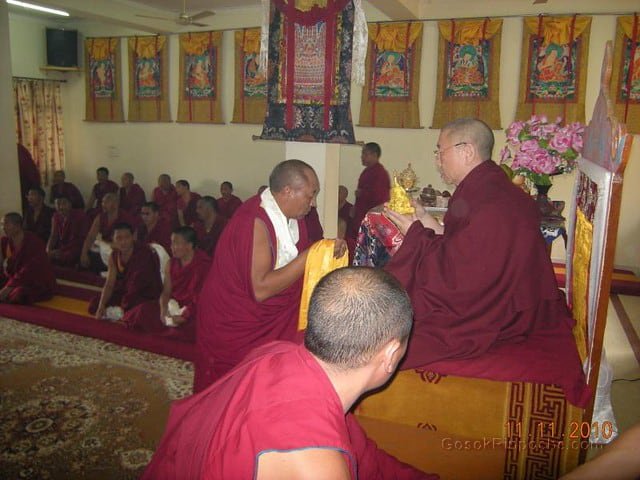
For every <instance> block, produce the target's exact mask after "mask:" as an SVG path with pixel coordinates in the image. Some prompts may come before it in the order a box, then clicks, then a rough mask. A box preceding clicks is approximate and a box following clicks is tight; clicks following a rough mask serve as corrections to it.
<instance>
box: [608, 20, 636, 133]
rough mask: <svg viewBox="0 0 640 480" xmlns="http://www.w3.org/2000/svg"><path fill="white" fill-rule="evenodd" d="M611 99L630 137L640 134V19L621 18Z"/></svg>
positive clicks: (615, 49) (614, 54)
mask: <svg viewBox="0 0 640 480" xmlns="http://www.w3.org/2000/svg"><path fill="white" fill-rule="evenodd" d="M611 89H612V92H611V98H612V99H615V100H614V101H615V104H614V108H615V112H616V117H618V118H619V119H620V121H621V122H623V123H626V124H627V131H628V132H629V133H640V17H638V15H637V14H636V15H627V16H624V17H618V28H617V32H616V45H615V48H614V53H613V73H612V78H611Z"/></svg>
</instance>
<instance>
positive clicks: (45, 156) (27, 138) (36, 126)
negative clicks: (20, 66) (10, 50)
mask: <svg viewBox="0 0 640 480" xmlns="http://www.w3.org/2000/svg"><path fill="white" fill-rule="evenodd" d="M13 91H14V95H15V120H16V134H17V137H18V142H19V143H21V144H22V145H24V146H25V147H26V148H27V149H28V150H29V152H31V155H32V156H33V161H34V162H35V163H36V165H37V166H38V170H39V172H40V178H41V179H42V184H43V185H49V183H50V180H51V177H52V176H53V172H54V171H56V170H59V169H62V168H64V132H63V128H62V98H61V96H60V83H59V82H52V81H47V80H28V79H18V78H14V79H13Z"/></svg>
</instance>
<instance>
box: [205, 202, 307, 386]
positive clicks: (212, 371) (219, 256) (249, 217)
mask: <svg viewBox="0 0 640 480" xmlns="http://www.w3.org/2000/svg"><path fill="white" fill-rule="evenodd" d="M260 202H261V199H260V196H259V195H256V196H254V197H251V198H250V199H248V200H247V201H246V202H244V203H243V204H242V206H241V207H240V208H239V209H238V210H237V211H236V213H235V215H234V216H233V218H232V219H231V221H230V222H229V223H228V224H227V226H226V227H225V229H224V231H223V232H222V236H221V237H220V241H219V242H218V246H217V248H216V255H215V256H214V258H213V264H212V266H211V269H210V270H209V274H208V276H207V279H206V281H205V284H204V287H203V288H202V293H201V295H200V302H199V303H198V323H197V334H196V343H197V346H198V356H197V358H196V362H195V379H194V391H196V392H197V391H200V390H202V389H204V388H206V387H207V386H209V385H210V384H211V383H213V382H214V381H215V380H216V379H218V378H220V377H221V376H222V375H224V374H225V373H226V372H228V371H229V370H231V369H232V368H233V367H234V366H235V365H237V364H238V363H239V362H240V361H241V360H242V359H243V358H244V357H245V355H246V354H247V353H248V352H249V351H251V350H252V349H253V348H255V347H256V346H258V345H262V344H264V343H267V342H269V341H271V340H278V339H281V340H293V339H294V338H296V332H297V325H298V311H299V309H300V295H301V293H302V277H301V278H299V279H298V280H296V281H295V282H293V283H292V284H291V285H290V286H289V287H288V288H286V289H285V290H283V291H282V292H280V293H278V294H277V295H274V296H273V297H271V298H268V299H266V300H264V301H262V302H259V301H257V300H256V298H255V295H254V292H253V286H252V283H251V258H252V255H253V228H254V222H255V220H256V218H258V219H260V220H262V221H263V222H264V224H265V226H266V227H267V230H268V232H269V239H270V245H271V246H273V245H276V235H275V231H274V229H273V225H272V224H271V221H270V220H269V217H268V216H267V213H266V212H265V210H264V209H263V208H262V207H261V206H260ZM298 228H299V232H300V240H299V241H298V244H297V247H298V251H299V252H302V251H303V250H304V249H306V248H307V247H308V246H309V242H308V236H307V228H306V226H305V222H304V220H298ZM272 248H273V247H272ZM271 256H272V265H273V267H274V268H275V260H276V258H275V252H274V251H273V250H272V255H271Z"/></svg>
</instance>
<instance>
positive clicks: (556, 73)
mask: <svg viewBox="0 0 640 480" xmlns="http://www.w3.org/2000/svg"><path fill="white" fill-rule="evenodd" d="M590 29H591V17H584V16H578V15H574V16H571V17H543V16H539V17H530V18H525V19H524V39H523V52H522V59H523V60H522V66H521V73H520V95H519V99H518V110H517V113H516V117H517V119H518V120H527V119H529V118H530V117H531V116H532V115H534V114H535V115H546V116H547V117H549V118H556V117H561V118H562V119H563V121H564V122H565V123H571V122H584V99H585V87H586V77H587V75H586V74H587V55H588V51H589V34H590Z"/></svg>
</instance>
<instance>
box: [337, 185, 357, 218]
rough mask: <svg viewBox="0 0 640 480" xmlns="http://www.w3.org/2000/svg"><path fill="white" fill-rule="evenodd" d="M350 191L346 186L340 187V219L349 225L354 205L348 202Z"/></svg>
mask: <svg viewBox="0 0 640 480" xmlns="http://www.w3.org/2000/svg"><path fill="white" fill-rule="evenodd" d="M348 197H349V190H348V189H347V187H345V186H344V185H340V186H339V187H338V218H341V219H343V220H344V221H345V222H346V223H347V225H348V224H349V223H350V222H351V213H352V209H353V204H352V203H350V202H349V200H347V198H348Z"/></svg>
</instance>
